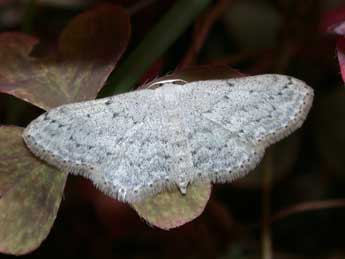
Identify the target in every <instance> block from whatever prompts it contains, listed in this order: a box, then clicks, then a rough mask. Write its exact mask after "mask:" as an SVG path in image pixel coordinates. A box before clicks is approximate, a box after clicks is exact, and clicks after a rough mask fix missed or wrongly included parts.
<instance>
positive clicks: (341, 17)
mask: <svg viewBox="0 0 345 259" xmlns="http://www.w3.org/2000/svg"><path fill="white" fill-rule="evenodd" d="M321 30H322V31H324V32H329V33H334V34H339V35H345V6H342V7H339V8H337V9H334V10H331V11H329V12H327V13H326V14H325V15H323V17H322V19H321Z"/></svg>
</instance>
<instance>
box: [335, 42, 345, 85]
mask: <svg viewBox="0 0 345 259" xmlns="http://www.w3.org/2000/svg"><path fill="white" fill-rule="evenodd" d="M337 55H338V61H339V66H340V73H341V76H342V78H343V81H344V82H345V37H344V36H342V37H339V38H338V40H337Z"/></svg>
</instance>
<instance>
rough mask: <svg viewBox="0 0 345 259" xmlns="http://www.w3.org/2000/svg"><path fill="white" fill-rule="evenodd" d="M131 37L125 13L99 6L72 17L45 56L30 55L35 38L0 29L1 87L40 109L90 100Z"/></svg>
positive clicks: (112, 7) (5, 91) (119, 9)
mask: <svg viewBox="0 0 345 259" xmlns="http://www.w3.org/2000/svg"><path fill="white" fill-rule="evenodd" d="M129 36H130V23H129V17H128V15H127V14H126V13H125V12H124V11H123V10H122V9H121V8H119V7H116V6H113V5H102V6H100V7H98V8H96V9H93V10H91V11H87V12H85V13H83V14H81V15H79V16H77V17H76V18H75V19H73V20H72V21H71V22H70V24H69V25H68V26H67V27H66V28H65V30H64V31H63V32H62V34H61V36H60V39H59V44H58V49H57V51H56V52H55V53H54V55H51V56H49V57H44V58H37V57H32V56H30V53H31V51H32V50H33V48H34V47H35V46H36V45H37V43H38V40H37V39H35V38H34V37H31V36H28V35H25V34H22V33H2V34H0V60H1V63H0V92H3V93H8V94H11V95H14V96H16V97H18V98H20V99H23V100H25V101H27V102H30V103H32V104H34V105H36V106H38V107H41V108H43V109H45V110H47V109H50V108H52V107H56V106H60V105H62V104H66V103H72V102H77V101H84V100H89V99H94V98H95V97H96V95H97V93H98V91H99V90H100V89H101V87H102V86H103V85H104V82H105V80H106V79H107V77H108V76H109V74H110V73H111V71H112V70H113V68H114V66H115V65H116V63H117V62H118V60H119V59H120V57H121V56H122V54H123V52H124V51H125V49H126V47H127V43H128V40H129Z"/></svg>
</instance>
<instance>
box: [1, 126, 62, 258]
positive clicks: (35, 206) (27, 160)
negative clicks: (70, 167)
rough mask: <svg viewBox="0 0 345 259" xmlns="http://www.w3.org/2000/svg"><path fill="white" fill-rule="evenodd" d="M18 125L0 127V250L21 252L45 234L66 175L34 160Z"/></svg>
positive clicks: (18, 253) (32, 245)
mask: <svg viewBox="0 0 345 259" xmlns="http://www.w3.org/2000/svg"><path fill="white" fill-rule="evenodd" d="M21 134H22V128H19V127H13V126H9V127H0V212H1V213H0V230H1V231H0V251H1V252H2V253H9V254H15V255H20V254H25V253H28V252H30V251H32V250H34V249H35V248H37V247H38V246H39V245H40V244H41V242H42V241H43V240H44V239H45V238H46V237H47V235H48V233H49V231H50V229H51V227H52V225H53V223H54V220H55V217H56V214H57V211H58V208H59V205H60V202H61V198H62V194H63V190H64V186H65V182H66V178H67V174H66V173H62V172H59V171H58V170H57V169H54V168H52V167H50V166H48V165H46V164H44V163H42V162H41V161H39V160H38V159H36V158H35V157H34V156H33V155H32V154H31V153H30V152H29V151H28V149H27V148H26V147H25V146H24V143H23V140H22V137H21Z"/></svg>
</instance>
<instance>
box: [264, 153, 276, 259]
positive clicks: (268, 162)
mask: <svg viewBox="0 0 345 259" xmlns="http://www.w3.org/2000/svg"><path fill="white" fill-rule="evenodd" d="M264 163H265V164H264V165H265V166H264V172H263V177H262V203H261V207H262V215H261V220H262V221H261V258H263V259H272V258H273V255H272V237H271V222H270V217H271V179H272V155H271V154H269V153H268V154H267V155H266V158H265V161H264Z"/></svg>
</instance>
